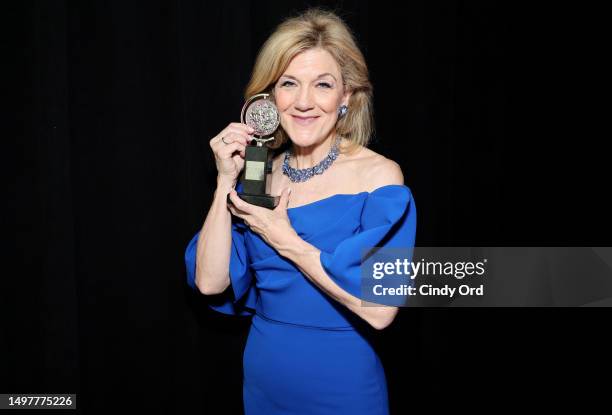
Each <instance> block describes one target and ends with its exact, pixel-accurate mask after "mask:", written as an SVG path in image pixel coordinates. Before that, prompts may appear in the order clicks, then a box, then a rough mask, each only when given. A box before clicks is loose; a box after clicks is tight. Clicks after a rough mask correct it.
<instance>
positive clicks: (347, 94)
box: [340, 86, 353, 107]
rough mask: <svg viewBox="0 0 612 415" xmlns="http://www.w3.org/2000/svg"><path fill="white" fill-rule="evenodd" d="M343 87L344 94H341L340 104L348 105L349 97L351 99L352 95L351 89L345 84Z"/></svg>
mask: <svg viewBox="0 0 612 415" xmlns="http://www.w3.org/2000/svg"><path fill="white" fill-rule="evenodd" d="M344 88H345V89H344V94H343V95H342V102H341V104H340V105H346V106H347V107H348V106H349V99H351V95H353V91H351V90H350V89H347V88H346V86H345V87H344Z"/></svg>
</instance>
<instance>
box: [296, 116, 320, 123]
mask: <svg viewBox="0 0 612 415" xmlns="http://www.w3.org/2000/svg"><path fill="white" fill-rule="evenodd" d="M291 118H293V121H295V123H296V124H298V125H310V124H312V123H313V122H314V121H315V120H316V119H317V118H319V117H318V116H312V117H299V116H297V115H292V116H291Z"/></svg>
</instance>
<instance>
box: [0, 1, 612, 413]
mask: <svg viewBox="0 0 612 415" xmlns="http://www.w3.org/2000/svg"><path fill="white" fill-rule="evenodd" d="M491 3H493V2H486V1H483V2H462V1H447V2H435V3H434V2H428V1H417V2H407V3H406V4H403V5H399V3H395V2H393V3H392V2H388V3H387V2H365V1H344V2H315V1H312V2H302V1H283V2H272V1H249V2H247V1H245V2H220V1H217V2H211V1H195V0H194V1H187V0H182V1H174V2H172V1H168V2H162V1H146V2H119V1H114V2H103V1H90V2H82V1H77V0H63V1H62V0H57V1H43V0H40V1H32V2H26V3H24V7H23V9H22V10H20V12H19V13H15V18H16V19H17V21H18V25H19V29H18V30H17V31H16V32H15V33H14V38H15V40H18V41H19V42H20V43H22V45H21V46H22V47H21V48H20V49H19V54H18V55H17V59H16V60H15V62H16V63H17V64H23V71H22V75H24V81H23V82H22V83H17V82H16V84H15V85H14V86H15V87H16V88H18V89H19V91H20V93H21V94H22V95H23V97H24V98H25V101H24V103H25V106H24V109H23V111H19V116H18V120H19V121H20V122H22V125H23V132H22V133H21V134H20V135H19V137H18V140H17V150H18V151H17V157H16V159H17V160H18V161H19V167H18V168H17V171H16V185H17V192H16V196H15V199H14V202H15V204H14V207H15V208H16V209H15V214H16V219H15V224H16V225H17V233H16V243H15V245H14V246H15V247H16V248H17V249H16V253H17V254H16V256H15V259H16V261H17V266H18V268H17V269H18V272H16V273H13V274H11V276H10V277H9V276H8V275H7V277H6V278H3V282H4V286H5V289H3V292H2V301H3V302H4V305H5V306H7V307H6V308H5V310H6V312H5V313H3V316H4V317H5V318H4V319H3V320H4V324H3V331H2V334H3V341H2V350H1V351H2V357H3V359H2V363H1V364H2V366H1V367H0V372H1V374H0V379H1V383H0V392H12V393H33V392H39V393H42V392H46V393H53V392H56V393H68V392H71V393H78V394H79V408H80V412H83V413H107V412H108V411H111V410H114V409H116V408H118V407H119V406H120V405H122V406H126V407H129V408H133V409H137V410H138V411H139V412H141V411H142V412H145V411H147V413H170V412H172V413H230V414H233V413H240V411H241V407H242V401H241V363H242V360H241V359H242V348H243V346H244V340H245V336H246V330H247V328H248V324H249V322H248V320H245V319H240V318H232V317H229V316H224V315H220V314H217V313H215V312H212V311H210V310H209V309H208V308H207V306H206V299H205V298H204V297H203V296H201V295H198V294H197V293H195V292H193V291H191V290H190V289H189V288H188V287H187V286H186V282H185V273H184V264H183V253H184V248H185V246H186V244H187V242H188V240H189V238H191V237H192V236H193V235H194V234H195V232H197V231H198V230H199V228H200V227H201V225H202V223H203V220H204V217H205V214H206V211H207V207H208V205H209V203H210V201H211V195H212V191H213V189H214V179H215V167H214V163H213V159H212V155H211V153H210V151H209V147H208V140H209V139H210V138H211V137H212V136H213V135H215V134H216V133H217V132H218V131H219V130H220V129H222V128H223V127H224V126H225V125H226V124H227V123H229V122H231V121H236V120H237V118H238V114H239V110H240V107H241V104H242V93H243V88H244V86H245V85H246V82H247V80H248V76H249V72H250V69H251V67H252V63H253V61H254V57H255V55H256V53H257V50H258V48H259V46H260V45H261V43H262V42H263V41H264V39H265V38H266V37H267V36H268V35H269V34H270V32H271V31H272V30H273V28H274V26H275V25H276V24H278V22H279V21H280V20H281V18H282V17H284V16H287V15H288V14H291V13H294V12H296V11H299V10H303V9H304V8H305V7H306V6H307V5H320V4H321V5H325V6H328V7H330V8H332V9H335V10H336V11H338V12H339V14H341V15H342V16H343V17H344V18H345V19H346V21H347V22H348V23H349V25H350V26H351V28H352V29H353V30H354V32H355V34H356V37H357V39H358V42H359V44H360V45H361V47H362V49H363V51H364V54H365V55H366V59H367V61H368V64H369V67H370V70H371V78H372V82H373V84H374V88H375V115H376V131H377V132H376V135H375V137H374V139H373V142H372V145H371V147H372V148H373V149H374V150H375V151H378V152H380V153H382V154H384V155H386V156H388V157H390V158H392V159H394V160H396V161H398V162H399V163H400V164H401V166H402V168H403V171H404V176H405V179H406V184H407V185H408V186H409V187H410V188H411V189H412V191H413V194H414V197H415V200H416V203H417V208H418V214H419V219H418V234H417V244H418V245H421V246H461V245H464V246H538V245H542V246H555V245H561V246H578V245H585V246H590V245H605V244H606V243H608V244H609V240H610V238H609V236H608V235H610V234H609V233H608V231H609V228H610V227H609V223H608V222H609V221H606V220H605V219H604V218H605V217H606V212H608V211H609V207H610V206H609V203H608V202H605V201H604V200H605V199H604V197H603V195H602V196H601V197H600V196H599V195H600V194H602V192H601V189H602V188H605V187H606V186H605V182H606V180H605V177H606V175H605V167H606V164H605V161H604V160H603V159H597V153H599V152H598V151H597V149H594V148H593V147H591V146H583V145H582V143H585V142H586V141H588V140H589V138H590V132H589V130H588V128H587V127H586V126H584V125H580V126H579V127H578V126H577V123H575V122H574V123H573V122H572V118H570V117H569V115H575V114H576V113H577V112H573V111H574V110H575V111H579V110H580V108H581V107H582V106H583V105H587V104H588V102H586V101H582V102H574V103H572V104H571V105H572V108H571V111H570V110H568V109H567V108H563V106H562V105H559V103H558V102H557V101H556V100H557V99H562V98H563V99H565V98H566V97H567V96H569V94H570V93H571V92H572V87H571V86H569V83H568V82H565V81H564V80H562V78H563V77H562V76H561V75H559V70H564V71H565V72H564V73H565V74H568V73H569V72H568V71H567V65H568V63H570V62H572V61H575V60H573V59H570V58H567V57H564V56H563V55H560V54H557V53H556V52H557V50H559V49H563V50H565V51H566V52H568V51H569V52H571V53H572V54H573V53H577V52H576V49H571V48H572V47H573V46H572V45H570V44H569V43H566V42H564V41H565V40H566V38H565V37H564V36H566V35H567V33H565V32H555V31H554V28H553V32H552V34H551V32H550V30H548V29H547V28H548V27H549V26H547V25H548V24H549V21H550V20H552V19H550V17H551V16H550V14H549V13H550V12H551V10H546V11H545V13H543V14H535V13H534V11H533V10H516V9H510V7H509V6H502V5H498V4H497V5H496V4H491ZM22 11H23V12H24V13H21V12H22ZM540 27H541V28H540ZM567 37H568V38H569V37H571V33H570V34H569V36H567ZM574 46H576V45H574ZM580 48H581V46H580V45H578V47H577V49H580ZM573 56H577V55H573ZM551 63H553V65H550V64H551ZM557 65H558V66H557ZM549 68H550V69H549ZM583 81H584V82H587V83H588V79H583ZM553 107H554V109H553ZM557 110H558V111H557ZM578 132H580V134H577V133H578ZM568 138H569V139H570V140H571V141H566V139H568ZM566 143H569V144H566ZM584 148H586V149H588V150H589V154H588V159H585V157H587V155H586V153H584V154H583V153H582V152H581V150H582V149H584ZM593 150H595V151H593ZM603 193H605V192H603ZM578 311H580V312H578ZM601 317H602V316H601V314H600V313H596V312H595V310H593V311H591V310H584V311H583V310H568V309H565V310H562V309H548V310H545V309H491V310H484V309H481V310H478V309H472V310H460V309H438V310H434V309H430V310H425V309H410V310H402V311H401V313H400V315H399V316H398V318H397V320H396V321H395V322H394V324H393V325H392V326H391V327H389V328H388V329H387V330H385V331H383V332H381V333H378V339H377V341H376V347H377V349H378V350H379V353H380V355H381V358H382V359H383V362H384V364H385V368H386V371H387V377H388V381H389V389H390V399H391V405H392V410H393V412H392V413H393V414H400V413H408V412H409V411H410V410H413V409H412V408H413V407H414V406H415V405H418V403H419V402H420V403H421V404H426V405H429V409H430V410H435V409H438V408H441V407H442V406H445V407H451V408H458V407H461V406H465V407H468V408H474V407H478V406H479V405H481V403H482V400H483V399H484V397H491V396H493V397H498V398H499V399H501V400H500V401H499V402H504V405H505V403H512V402H516V401H522V400H523V399H525V398H526V397H527V396H530V395H531V394H533V395H534V396H538V397H540V398H541V397H542V396H543V395H544V396H545V397H547V398H549V403H550V402H555V401H558V400H560V399H561V398H560V396H563V395H562V394H560V392H563V391H566V390H568V389H570V388H571V387H570V386H569V383H567V382H566V380H568V379H569V373H570V372H573V371H576V370H580V371H581V373H582V374H583V375H584V374H586V372H584V371H585V370H591V369H595V368H599V367H601V365H603V364H608V363H609V362H610V359H609V357H607V356H609V351H608V352H606V353H604V351H607V350H608V349H607V347H608V345H607V344H606V342H605V341H604V333H605V331H606V330H605V329H604V327H605V320H603V319H602V318H601ZM585 345H587V347H583V346H585ZM579 350H580V351H582V350H585V351H586V353H582V352H580V353H577V351H579ZM474 376H475V377H474ZM513 378H518V382H517V383H515V381H510V380H509V379H513ZM581 378H582V377H581ZM468 379H470V380H468ZM583 380H584V378H583ZM517 384H518V385H519V386H520V387H519V386H517ZM542 384H547V385H550V384H553V385H554V386H555V387H556V389H554V392H553V393H547V394H543V391H542V390H541V388H540V387H541V385H542ZM490 408H491V409H493V408H494V407H490ZM221 411H223V412H221Z"/></svg>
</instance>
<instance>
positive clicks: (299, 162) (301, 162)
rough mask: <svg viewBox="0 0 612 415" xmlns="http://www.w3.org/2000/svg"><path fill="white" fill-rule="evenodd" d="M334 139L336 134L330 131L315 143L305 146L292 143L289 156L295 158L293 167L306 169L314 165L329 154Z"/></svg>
mask: <svg viewBox="0 0 612 415" xmlns="http://www.w3.org/2000/svg"><path fill="white" fill-rule="evenodd" d="M335 141H336V134H335V132H332V133H330V134H329V135H328V136H327V138H326V139H325V140H323V141H321V142H320V143H315V144H312V145H310V146H306V147H303V146H298V145H296V144H293V146H292V153H291V158H292V159H293V160H295V161H294V163H295V168H296V169H308V168H310V167H313V166H316V165H317V164H318V163H319V162H320V161H321V160H323V159H324V158H325V157H326V156H327V155H328V154H329V152H330V151H331V148H332V146H333V145H334V142H335ZM293 160H292V161H293ZM292 164H293V163H292Z"/></svg>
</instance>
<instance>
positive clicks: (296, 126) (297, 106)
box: [274, 49, 350, 147]
mask: <svg viewBox="0 0 612 415" xmlns="http://www.w3.org/2000/svg"><path fill="white" fill-rule="evenodd" d="M349 96H350V93H347V92H345V91H344V86H343V80H342V76H341V74H340V68H339V67H338V64H337V63H336V61H335V59H334V58H333V57H332V56H331V55H330V54H329V52H327V51H326V50H324V49H309V50H307V51H305V52H302V53H300V54H299V55H297V56H295V57H294V58H293V59H292V60H291V62H290V63H289V66H288V67H287V70H286V71H285V72H284V73H283V75H282V76H281V77H280V78H279V80H278V82H277V83H276V85H275V87H274V97H275V100H276V106H277V107H278V110H279V112H280V116H281V125H282V126H283V128H284V130H285V131H286V132H287V134H288V135H289V137H290V138H291V141H293V143H294V144H296V145H299V146H303V147H307V146H310V145H313V144H316V143H320V142H322V141H324V140H325V139H326V138H327V137H328V136H329V134H330V133H331V132H332V130H333V129H334V127H335V125H336V121H337V119H338V107H339V106H340V105H342V104H345V105H348V99H349Z"/></svg>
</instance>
